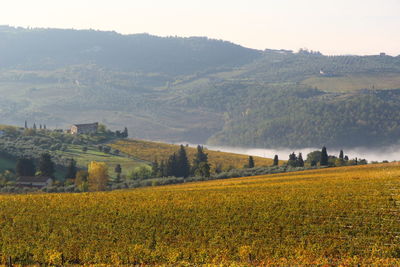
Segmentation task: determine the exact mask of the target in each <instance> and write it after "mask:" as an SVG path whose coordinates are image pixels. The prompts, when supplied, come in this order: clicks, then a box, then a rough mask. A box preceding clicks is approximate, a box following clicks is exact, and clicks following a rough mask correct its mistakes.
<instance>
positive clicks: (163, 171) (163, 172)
mask: <svg viewBox="0 0 400 267" xmlns="http://www.w3.org/2000/svg"><path fill="white" fill-rule="evenodd" d="M158 176H159V177H165V176H167V171H166V166H165V161H164V160H162V161H161V163H160V167H159V173H158Z"/></svg>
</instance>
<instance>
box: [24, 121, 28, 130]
mask: <svg viewBox="0 0 400 267" xmlns="http://www.w3.org/2000/svg"><path fill="white" fill-rule="evenodd" d="M24 128H25V129H28V122H27V121H25V125H24Z"/></svg>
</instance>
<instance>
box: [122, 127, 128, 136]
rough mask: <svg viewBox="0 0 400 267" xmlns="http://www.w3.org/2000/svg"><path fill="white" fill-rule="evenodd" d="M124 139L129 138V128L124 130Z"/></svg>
mask: <svg viewBox="0 0 400 267" xmlns="http://www.w3.org/2000/svg"><path fill="white" fill-rule="evenodd" d="M122 137H124V138H127V137H128V128H126V127H125V128H124V131H123V132H122Z"/></svg>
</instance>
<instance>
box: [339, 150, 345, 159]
mask: <svg viewBox="0 0 400 267" xmlns="http://www.w3.org/2000/svg"><path fill="white" fill-rule="evenodd" d="M339 159H341V160H344V155H343V150H340V153H339Z"/></svg>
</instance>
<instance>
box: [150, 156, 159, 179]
mask: <svg viewBox="0 0 400 267" xmlns="http://www.w3.org/2000/svg"><path fill="white" fill-rule="evenodd" d="M159 172H160V168H159V166H158V161H157V159H155V160H154V161H153V163H152V164H151V175H152V176H153V177H158V174H159Z"/></svg>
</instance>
